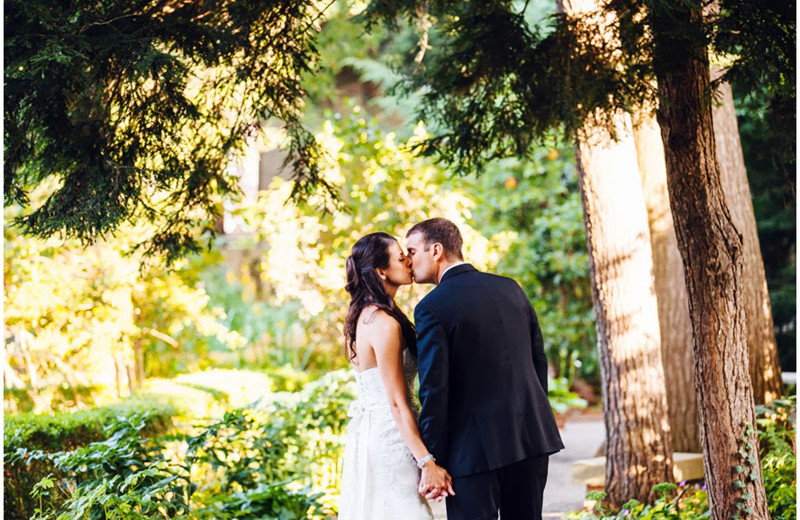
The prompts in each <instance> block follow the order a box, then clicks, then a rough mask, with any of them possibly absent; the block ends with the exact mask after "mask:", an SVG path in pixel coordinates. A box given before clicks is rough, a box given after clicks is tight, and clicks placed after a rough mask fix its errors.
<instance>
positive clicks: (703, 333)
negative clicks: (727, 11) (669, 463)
mask: <svg viewBox="0 0 800 520" xmlns="http://www.w3.org/2000/svg"><path fill="white" fill-rule="evenodd" d="M649 7H650V13H649V14H650V22H651V23H650V26H651V27H652V30H653V39H654V60H655V62H654V63H655V69H656V76H657V80H658V91H659V96H660V98H661V103H660V104H659V109H658V123H659V126H660V127H661V136H662V140H663V143H664V150H665V156H666V165H667V184H668V187H669V196H670V205H671V208H672V215H673V219H674V222H675V230H676V234H677V238H678V247H679V249H680V252H681V258H682V259H683V266H684V270H685V273H686V287H687V290H688V294H689V314H690V317H691V321H692V346H693V350H694V357H695V390H696V392H697V395H698V404H699V412H700V425H701V440H702V444H703V454H704V457H703V458H704V466H705V473H706V482H707V484H708V491H709V499H710V504H711V517H712V518H713V519H715V520H723V519H724V520H729V519H731V518H741V517H748V518H756V519H759V520H761V519H764V520H766V519H768V518H769V513H768V510H767V503H766V497H765V493H764V486H763V483H762V479H761V466H760V463H759V460H758V449H757V447H758V440H757V437H756V432H755V420H754V419H755V417H754V415H755V412H754V402H753V392H752V387H751V384H750V377H749V362H748V353H747V315H746V312H745V300H746V292H745V289H744V283H743V280H742V270H743V262H742V254H743V251H742V238H741V236H740V235H739V234H738V232H737V231H736V228H735V226H734V224H733V219H732V216H731V213H730V211H729V210H728V207H727V206H726V204H725V196H724V193H723V188H722V181H721V175H720V170H719V164H718V162H717V157H716V155H717V154H716V143H715V139H714V127H713V123H712V117H711V104H710V99H711V98H710V95H709V94H710V85H709V65H708V54H707V51H706V48H705V39H704V38H703V33H702V15H701V13H700V12H699V11H698V10H696V9H691V7H689V6H687V5H686V4H684V3H670V4H669V5H666V4H664V3H662V2H657V1H651V2H649Z"/></svg>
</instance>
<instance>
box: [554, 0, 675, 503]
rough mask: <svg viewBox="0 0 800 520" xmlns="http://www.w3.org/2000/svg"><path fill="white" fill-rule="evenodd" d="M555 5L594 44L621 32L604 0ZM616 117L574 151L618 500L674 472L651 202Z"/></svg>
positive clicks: (592, 129)
mask: <svg viewBox="0 0 800 520" xmlns="http://www.w3.org/2000/svg"><path fill="white" fill-rule="evenodd" d="M558 8H559V10H561V11H563V12H564V13H566V14H567V15H568V16H575V17H577V16H580V17H582V18H584V20H585V21H586V22H587V23H591V24H594V25H596V26H598V27H600V28H601V31H599V32H598V34H602V35H601V36H598V39H599V40H600V41H598V42H594V43H596V44H597V45H608V44H614V42H615V40H617V35H616V34H615V32H614V24H613V20H612V19H611V17H610V16H608V14H607V12H606V11H604V10H603V9H602V1H601V0H559V1H558ZM613 117H614V124H615V126H616V128H615V131H616V134H617V135H616V136H617V137H618V138H619V140H614V139H612V137H611V136H610V135H609V131H608V130H607V129H605V128H600V127H598V126H593V125H592V124H591V123H587V124H586V125H585V126H584V128H583V129H582V131H581V133H580V136H579V138H578V142H577V144H576V147H575V148H576V152H575V155H576V160H577V161H576V162H577V166H578V178H579V180H580V186H581V199H582V202H583V220H584V224H585V226H586V241H587V244H588V249H589V257H590V259H591V276H592V299H593V301H594V308H595V315H596V317H595V327H596V329H597V342H598V348H599V359H600V373H601V377H602V387H603V408H604V410H603V411H604V413H603V418H604V421H605V426H606V446H605V454H606V492H607V493H608V499H609V501H610V502H611V503H612V504H614V505H616V506H620V505H622V504H623V503H625V502H627V501H628V500H630V499H634V498H635V499H637V500H640V501H643V502H644V501H647V500H648V499H650V498H652V493H651V490H652V487H653V486H654V485H656V484H659V483H661V482H671V481H672V480H673V479H674V475H673V470H672V449H671V444H672V443H671V440H670V432H669V419H668V412H667V400H666V395H665V388H664V370H663V367H662V365H661V339H660V333H659V329H658V305H657V303H656V295H655V290H654V287H653V276H652V269H653V257H652V254H651V250H650V232H649V230H648V226H647V209H646V208H645V203H644V192H643V191H642V184H641V179H640V175H639V169H638V166H637V163H636V147H635V145H634V142H633V136H632V129H631V122H630V117H629V116H628V115H626V114H617V115H614V116H613ZM600 119H602V118H600Z"/></svg>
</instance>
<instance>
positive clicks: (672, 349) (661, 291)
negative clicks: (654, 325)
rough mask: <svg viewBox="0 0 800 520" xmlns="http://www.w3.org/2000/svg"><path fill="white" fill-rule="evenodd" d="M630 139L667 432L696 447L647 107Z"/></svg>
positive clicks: (673, 245)
mask: <svg viewBox="0 0 800 520" xmlns="http://www.w3.org/2000/svg"><path fill="white" fill-rule="evenodd" d="M635 117H636V119H637V120H636V122H635V123H634V140H635V142H636V158H637V161H638V163H639V171H640V173H641V175H642V187H643V189H644V193H645V203H646V204H647V217H648V222H649V228H650V245H651V249H652V251H653V284H654V286H655V291H656V295H657V296H658V321H659V325H660V331H661V361H662V364H663V366H664V384H665V387H666V389H667V404H668V408H669V422H670V436H671V438H672V448H673V450H674V451H677V452H684V453H686V452H688V453H699V452H701V451H702V447H701V445H700V419H699V416H698V412H697V396H696V394H695V391H694V354H693V352H692V324H691V322H690V320H689V303H688V297H687V295H686V278H685V276H684V272H683V262H682V260H681V255H680V251H678V240H677V238H676V237H675V225H674V223H673V221H672V211H671V210H670V207H669V193H668V192H667V171H666V164H665V162H664V146H663V144H662V143H661V131H660V129H659V128H658V123H657V122H656V121H655V118H653V117H652V116H651V115H650V113H649V111H647V110H641V111H639V112H638V113H637V114H636V116H635Z"/></svg>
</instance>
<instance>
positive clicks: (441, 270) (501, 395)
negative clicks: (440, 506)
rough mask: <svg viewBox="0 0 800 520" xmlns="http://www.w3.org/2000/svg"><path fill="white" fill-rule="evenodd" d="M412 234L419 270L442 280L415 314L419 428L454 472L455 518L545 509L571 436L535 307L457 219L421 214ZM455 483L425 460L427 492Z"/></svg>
mask: <svg viewBox="0 0 800 520" xmlns="http://www.w3.org/2000/svg"><path fill="white" fill-rule="evenodd" d="M406 238H407V240H408V242H407V249H408V255H409V257H410V258H411V262H412V272H413V275H414V280H415V281H416V282H417V283H433V284H436V285H437V287H436V288H434V289H433V290H432V291H431V292H430V293H429V294H428V295H427V296H426V297H425V298H423V299H422V301H421V302H420V303H419V304H418V305H417V307H416V309H414V320H415V322H416V327H417V335H418V340H417V350H418V354H419V360H418V363H419V379H420V388H419V397H420V402H421V404H422V410H421V412H420V416H419V429H420V433H421V434H422V439H423V440H424V441H425V445H426V446H427V447H428V450H430V453H431V454H432V455H433V457H434V458H435V459H436V461H437V464H439V465H440V466H443V467H444V468H446V469H447V471H448V472H449V473H450V475H451V476H452V477H453V489H454V491H455V495H454V496H448V497H447V518H448V520H476V519H479V520H484V519H496V518H497V517H498V512H499V513H500V515H501V517H502V519H503V520H517V519H519V520H522V519H525V520H531V519H537V520H538V519H541V516H542V496H543V493H544V486H545V482H546V480H547V466H548V457H549V455H550V454H551V453H555V452H557V451H559V450H561V449H563V448H564V445H563V444H562V442H561V437H560V435H559V433H558V428H557V427H556V423H555V419H554V418H553V412H552V410H551V409H550V403H549V402H548V400H547V359H546V358H545V353H544V345H543V343H542V333H541V330H540V329H539V322H538V320H537V318H536V313H535V312H534V311H533V307H532V306H531V304H530V302H529V301H528V298H527V296H525V293H524V292H523V291H522V289H521V288H520V286H519V285H518V284H517V282H515V281H514V280H512V279H510V278H504V277H501V276H496V275H492V274H488V273H482V272H480V271H478V270H477V269H475V268H474V267H472V266H471V265H470V264H468V263H466V262H464V259H463V255H462V253H461V245H462V242H463V241H462V238H461V233H460V232H459V230H458V228H457V227H456V225H455V224H453V223H452V222H450V221H449V220H446V219H443V218H434V219H430V220H426V221H424V222H420V223H419V224H417V225H415V226H414V227H412V228H411V229H410V230H409V231H408V233H407V234H406ZM446 489H447V483H446V482H438V481H436V479H435V478H433V476H432V475H430V474H428V472H427V471H426V469H425V468H424V467H423V470H422V477H421V480H420V491H421V492H422V493H423V494H428V497H429V498H435V497H438V496H441V495H442V494H444V490H446Z"/></svg>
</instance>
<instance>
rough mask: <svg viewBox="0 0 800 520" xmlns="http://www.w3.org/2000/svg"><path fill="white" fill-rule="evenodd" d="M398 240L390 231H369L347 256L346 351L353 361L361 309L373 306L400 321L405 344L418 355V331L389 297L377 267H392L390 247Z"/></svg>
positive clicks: (348, 357) (349, 358)
mask: <svg viewBox="0 0 800 520" xmlns="http://www.w3.org/2000/svg"><path fill="white" fill-rule="evenodd" d="M395 243H397V239H395V238H394V237H393V236H392V235H390V234H388V233H382V232H379V233H370V234H369V235H366V236H363V237H361V238H360V239H358V242H356V243H355V245H354V246H353V249H352V250H351V251H350V256H349V257H347V263H346V268H347V285H345V286H344V288H345V289H346V290H347V292H348V293H349V294H350V308H349V309H348V311H347V318H345V320H344V339H345V353H346V354H347V359H348V360H349V361H352V360H353V359H355V357H356V345H355V344H356V327H357V326H358V318H359V317H360V316H361V311H363V310H364V308H366V307H368V306H370V305H371V306H374V307H377V308H378V309H380V310H382V311H384V312H386V313H387V314H388V315H390V316H391V317H393V318H394V319H396V320H397V322H398V323H400V328H401V330H402V331H403V340H404V341H405V344H406V347H408V348H409V349H410V350H411V352H412V353H415V354H416V330H415V329H414V325H412V324H411V321H409V319H408V317H407V316H406V315H405V314H403V311H401V310H400V308H399V307H397V305H396V304H395V303H394V300H393V299H392V298H391V297H389V294H388V293H387V292H386V288H385V287H384V286H383V281H381V278H380V276H378V273H376V272H375V269H378V268H381V269H386V268H387V267H389V248H390V247H391V246H392V244H395Z"/></svg>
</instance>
